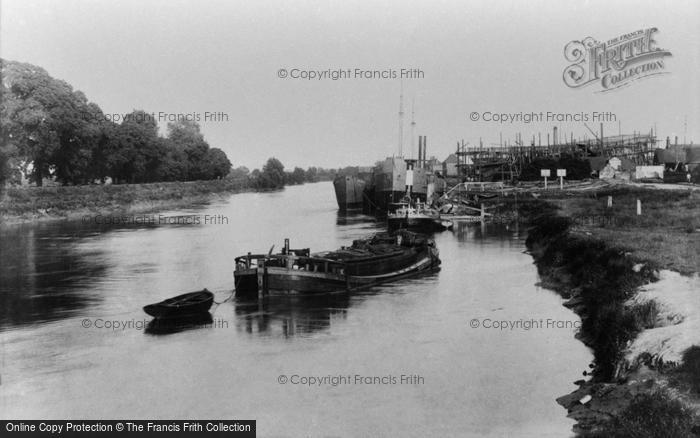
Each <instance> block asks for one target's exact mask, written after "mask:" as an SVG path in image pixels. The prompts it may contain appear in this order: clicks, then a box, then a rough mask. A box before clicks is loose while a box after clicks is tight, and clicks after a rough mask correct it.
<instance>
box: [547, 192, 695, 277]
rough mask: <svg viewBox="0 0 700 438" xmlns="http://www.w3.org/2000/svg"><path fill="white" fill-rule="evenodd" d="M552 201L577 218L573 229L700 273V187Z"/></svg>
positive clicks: (564, 213) (675, 267)
mask: <svg viewBox="0 0 700 438" xmlns="http://www.w3.org/2000/svg"><path fill="white" fill-rule="evenodd" d="M608 197H610V198H611V199H612V207H608ZM637 200H639V201H640V202H641V212H642V214H641V215H637ZM548 202H550V203H552V204H554V205H556V206H557V207H559V208H560V214H561V215H562V216H566V217H569V218H571V219H572V221H573V223H572V233H575V234H579V235H587V236H588V235H589V236H592V237H594V238H597V239H599V240H602V241H605V242H607V243H609V244H610V245H611V246H614V247H617V248H621V249H624V250H625V251H627V252H630V253H631V254H632V255H633V256H635V257H637V258H639V259H644V260H648V261H653V263H654V264H655V265H656V266H657V267H659V268H664V269H670V270H674V271H677V272H681V273H685V274H689V273H693V272H700V191H697V190H696V191H669V190H655V189H641V188H625V187H623V188H618V189H612V190H607V191H604V192H597V193H592V194H589V195H587V196H577V197H569V196H567V197H562V198H559V199H548Z"/></svg>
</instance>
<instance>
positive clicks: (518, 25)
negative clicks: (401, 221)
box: [0, 0, 700, 168]
mask: <svg viewBox="0 0 700 438" xmlns="http://www.w3.org/2000/svg"><path fill="white" fill-rule="evenodd" d="M647 28H657V29H658V30H657V32H655V33H654V37H653V38H654V40H655V42H656V46H657V47H659V48H662V49H665V50H667V51H669V52H670V53H671V55H670V56H666V57H664V58H663V63H664V68H663V72H664V73H665V74H661V75H655V76H650V77H647V78H644V79H642V80H638V81H633V82H631V83H630V84H629V86H626V87H622V88H619V89H615V90H612V91H607V92H600V91H601V89H602V88H601V86H600V83H599V82H598V83H593V84H591V85H588V86H585V87H579V88H570V87H568V86H567V85H566V84H565V83H564V81H563V72H564V69H565V68H566V67H567V66H568V65H570V64H571V62H568V61H567V59H566V58H565V56H564V48H565V46H566V45H567V43H569V42H570V41H574V40H583V39H584V38H586V37H589V36H590V37H593V38H594V39H596V40H598V41H607V40H610V39H613V38H615V37H618V36H621V35H624V34H629V33H632V32H634V31H637V30H640V29H647ZM0 57H2V58H3V59H8V60H14V61H21V62H28V63H31V64H35V65H38V66H41V67H43V68H44V69H46V70H47V71H48V72H49V74H50V75H51V76H53V77H55V78H58V79H62V80H65V81H67V82H68V83H70V84H71V85H72V86H73V87H74V88H75V89H77V90H80V91H82V92H84V93H85V94H86V96H87V97H88V99H89V100H90V101H92V102H95V103H97V104H98V105H99V106H100V107H101V108H102V110H103V112H105V113H106V114H124V113H128V112H130V111H132V110H134V109H143V110H145V111H147V112H149V113H154V114H155V116H156V118H157V119H158V120H160V126H161V132H162V133H163V134H165V132H166V129H165V128H166V124H167V120H168V119H169V118H171V117H176V116H177V114H183V115H189V116H190V117H199V123H200V125H201V128H202V132H203V133H204V136H205V138H206V140H207V141H208V142H209V144H210V145H211V146H212V147H218V148H221V149H223V150H224V151H225V152H226V154H227V155H228V157H229V159H230V160H231V161H232V163H233V165H234V166H241V165H244V166H247V167H249V168H259V167H260V166H261V165H262V164H263V163H264V162H265V160H266V159H267V158H269V157H271V156H274V157H276V158H278V159H280V160H281V161H282V163H284V165H285V166H286V167H287V168H292V167H294V166H300V167H303V168H306V167H309V166H321V167H341V166H346V165H371V164H373V163H374V162H375V161H377V160H380V159H383V158H385V157H387V156H390V155H395V154H398V150H399V116H398V112H399V101H400V96H401V95H402V94H403V101H404V104H403V108H404V113H405V114H404V122H403V126H404V130H403V146H402V147H403V153H404V155H405V156H410V155H411V151H412V150H415V148H416V147H414V148H412V144H414V145H417V141H416V140H415V137H416V136H418V135H425V136H426V137H427V143H428V155H429V156H430V155H435V156H437V157H438V158H439V159H441V160H442V159H444V158H445V157H446V156H447V155H448V154H449V153H451V152H454V150H455V148H456V145H457V142H459V141H462V140H464V142H465V143H469V145H478V144H479V142H480V139H481V141H483V143H484V145H486V146H489V145H494V144H499V143H500V138H503V139H504V141H510V142H511V143H512V142H513V141H514V140H515V138H516V135H518V134H520V135H521V136H522V138H523V139H524V140H525V141H526V143H529V141H530V140H531V139H532V137H533V136H536V137H537V136H538V134H541V135H542V142H543V143H546V140H545V139H546V135H547V133H551V132H552V128H553V127H554V126H555V125H556V126H558V128H559V132H560V134H562V135H565V136H566V137H567V138H568V137H569V136H570V135H571V134H573V135H574V136H575V137H577V138H583V137H584V136H587V137H589V138H590V137H592V134H591V133H590V132H589V130H588V128H587V127H586V126H585V125H584V123H582V122H579V121H573V122H557V121H547V120H541V121H539V120H535V121H531V122H530V123H525V122H523V121H522V120H521V121H513V122H510V121H508V122H506V123H498V122H494V121H484V120H483V119H484V117H487V118H490V116H489V115H487V114H485V113H497V114H501V113H505V114H517V113H520V112H523V113H536V114H539V113H540V112H542V113H544V114H545V115H546V113H547V112H551V113H554V114H572V115H573V114H586V115H588V116H589V117H592V116H593V112H598V113H602V114H606V113H608V112H609V113H611V114H614V119H612V117H610V116H607V119H606V120H605V121H604V122H603V123H604V133H605V135H608V134H618V133H619V132H622V133H623V134H632V133H633V132H643V133H648V132H649V131H650V129H652V128H654V127H655V129H656V132H657V133H658V135H659V137H661V138H665V137H666V136H670V137H671V138H672V139H673V138H674V137H675V136H678V137H679V142H683V139H684V138H685V139H686V142H687V143H690V142H691V141H693V142H694V143H695V144H697V143H698V142H700V89H699V88H700V80H698V77H699V74H698V73H699V72H700V2H698V1H695V0H692V1H691V0H688V1H683V0H678V1H676V0H674V1H670V0H654V1H649V0H634V1H632V0H622V1H610V0H607V1H585V0H578V1H561V0H547V1H543V0H539V1H538V0H533V1H528V2H524V1H439V0H438V1H434V0H433V1H412V0H411V1H406V0H403V1H401V0H397V1H369V0H368V1H353V0H342V1H335V0H331V1H307V0H295V1H279V0H256V1H246V2H243V1H217V0H210V1H194V0H126V1H119V2H117V1H97V0H63V1H53V0H38V1H33V0H0ZM402 68H403V69H407V71H408V70H412V69H418V70H420V73H418V74H415V75H414V76H416V77H414V78H410V77H406V78H404V79H401V78H399V76H400V72H401V69H402ZM280 69H285V71H286V74H287V76H286V77H279V76H280V75H281V74H282V73H281V72H280ZM329 69H330V70H331V71H337V70H343V71H347V70H348V69H349V70H350V71H351V73H352V74H351V75H350V77H347V78H341V79H338V80H332V79H330V78H328V77H325V78H321V79H318V78H313V79H304V78H292V77H291V76H299V75H302V72H303V71H325V70H329ZM356 69H358V71H366V70H369V71H379V72H380V73H381V72H382V71H387V70H388V71H389V72H391V71H392V70H393V71H394V72H395V73H396V78H391V77H389V78H382V77H381V75H380V77H376V76H374V77H371V78H366V77H356V76H355V71H356ZM389 75H390V74H389ZM384 76H386V74H384ZM412 112H413V113H414V114H415V116H414V118H413V120H415V128H414V129H413V130H412V129H411V123H410V122H411V119H412V116H411V113H412ZM207 113H211V114H212V115H213V116H212V118H207V120H205V118H206V116H207ZM472 113H476V114H477V115H478V117H479V119H478V120H477V121H473V120H472V119H471V118H470V116H471V115H472ZM217 115H218V117H217ZM587 125H588V127H590V128H592V129H593V130H594V131H596V132H598V131H599V129H600V123H599V122H598V121H595V122H594V121H589V122H587ZM412 132H413V135H412ZM537 138H538V141H539V137H537ZM414 155H415V152H414Z"/></svg>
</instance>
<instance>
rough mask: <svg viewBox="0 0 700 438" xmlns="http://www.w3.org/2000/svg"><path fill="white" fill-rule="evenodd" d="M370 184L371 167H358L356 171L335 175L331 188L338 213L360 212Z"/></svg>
mask: <svg viewBox="0 0 700 438" xmlns="http://www.w3.org/2000/svg"><path fill="white" fill-rule="evenodd" d="M371 182H372V168H371V167H358V168H357V170H356V171H355V170H354V169H353V171H346V172H345V173H342V174H338V175H336V177H335V179H333V188H334V189H335V199H336V201H338V208H339V209H340V211H349V210H361V209H362V208H363V203H364V202H365V197H366V196H367V189H368V187H369V186H370V185H371Z"/></svg>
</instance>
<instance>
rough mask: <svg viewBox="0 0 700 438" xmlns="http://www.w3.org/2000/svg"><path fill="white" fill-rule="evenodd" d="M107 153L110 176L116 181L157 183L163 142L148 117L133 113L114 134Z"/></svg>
mask: <svg viewBox="0 0 700 438" xmlns="http://www.w3.org/2000/svg"><path fill="white" fill-rule="evenodd" d="M113 135H114V137H113V138H112V147H111V150H110V153H109V161H110V163H111V166H110V167H111V168H110V173H111V175H112V177H113V178H115V179H116V180H117V181H118V182H129V183H141V182H153V181H158V180H159V179H160V178H159V176H160V175H159V172H160V164H161V162H162V156H163V155H165V153H166V151H165V147H164V143H163V142H162V141H161V140H160V138H159V137H158V125H157V124H156V122H155V120H154V119H153V117H151V115H150V114H148V113H146V112H145V111H142V110H134V111H132V112H131V113H130V114H128V115H127V116H126V117H125V119H124V121H123V122H122V123H121V125H119V128H118V129H116V131H115V132H114V134H113Z"/></svg>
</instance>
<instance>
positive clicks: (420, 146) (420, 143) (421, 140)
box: [418, 135, 423, 167]
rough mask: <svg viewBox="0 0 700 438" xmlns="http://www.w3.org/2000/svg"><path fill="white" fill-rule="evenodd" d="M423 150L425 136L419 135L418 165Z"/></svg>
mask: <svg viewBox="0 0 700 438" xmlns="http://www.w3.org/2000/svg"><path fill="white" fill-rule="evenodd" d="M422 151H423V136H422V135H419V136H418V167H420V154H421V152H422Z"/></svg>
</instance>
